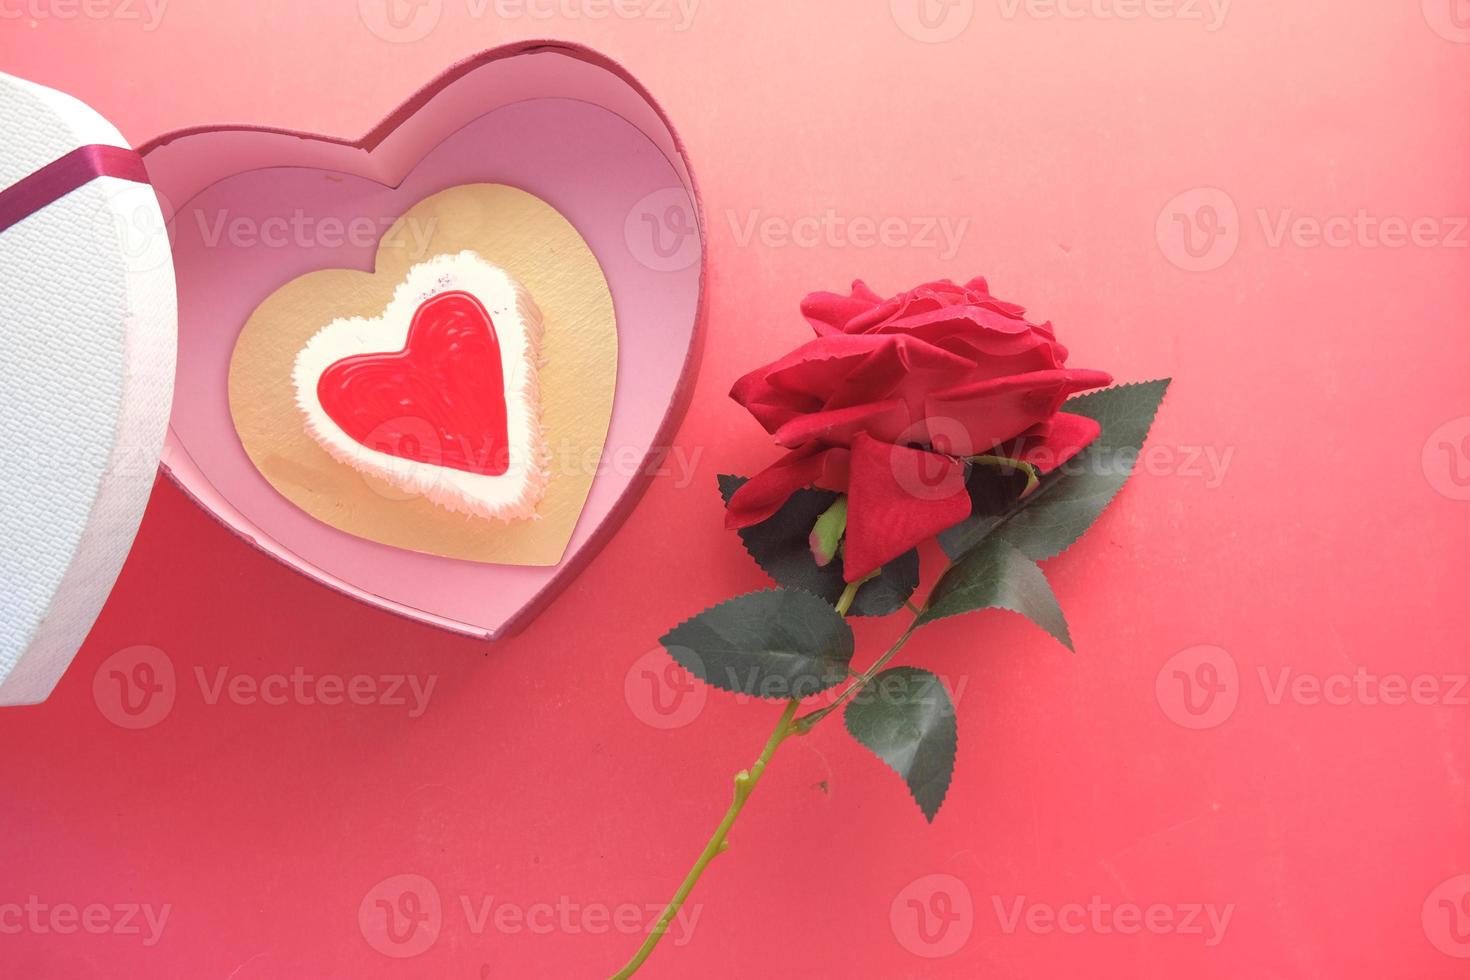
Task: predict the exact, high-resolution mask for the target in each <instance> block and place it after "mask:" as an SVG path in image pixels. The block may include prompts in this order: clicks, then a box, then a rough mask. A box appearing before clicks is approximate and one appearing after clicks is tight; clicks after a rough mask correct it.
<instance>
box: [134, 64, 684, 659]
mask: <svg viewBox="0 0 1470 980" xmlns="http://www.w3.org/2000/svg"><path fill="white" fill-rule="evenodd" d="M143 153H144V158H145V160H146V162H147V165H148V170H149V174H150V177H151V178H152V180H153V182H154V185H155V187H156V188H157V189H158V191H159V193H160V196H161V197H162V198H163V199H164V201H165V203H166V205H171V206H172V207H173V208H174V209H175V213H174V216H173V220H172V222H171V230H172V234H173V236H174V242H173V250H174V263H175V269H176V272H177V274H178V290H179V365H178V381H177V388H176V392H175V400H174V410H173V417H172V420H171V423H170V432H169V439H168V444H167V446H166V448H165V453H164V467H165V469H166V471H167V472H168V473H169V474H170V475H171V476H172V478H173V479H174V480H176V481H177V482H178V483H179V485H180V486H181V487H182V488H183V489H184V490H185V492H187V493H188V494H189V495H190V496H191V497H192V498H193V499H194V500H196V501H197V502H198V503H199V504H200V506H202V507H204V508H205V509H206V510H207V511H209V512H210V513H211V514H213V515H214V516H216V517H217V518H218V519H219V520H220V521H222V522H223V523H225V524H226V525H227V526H228V527H230V528H231V529H233V530H234V531H235V532H237V533H238V534H240V535H241V536H243V537H244V538H246V539H247V540H248V541H250V542H251V543H252V544H254V545H255V546H256V547H258V548H260V549H262V550H263V551H265V552H266V553H267V554H270V555H272V556H273V557H275V558H277V559H279V560H280V561H282V562H284V563H286V564H287V565H289V566H291V567H292V568H295V569H297V570H298V571H300V572H302V573H303V574H305V575H307V576H309V577H311V578H313V579H315V580H317V581H319V582H321V583H323V584H324V585H327V586H329V587H331V588H334V589H337V590H340V591H341V592H344V593H346V594H349V595H352V596H354V597H356V598H359V599H361V600H363V601H366V602H369V603H372V604H374V605H377V606H379V607H382V608H385V609H389V610H392V611H394V612H397V613H400V614H402V615H406V616H409V617H412V618H414V619H418V620H420V621H423V622H427V623H431V624H434V625H437V626H441V627H445V628H449V629H453V630H457V631H460V632H465V633H469V634H473V635H480V636H485V637H494V636H496V635H498V634H503V633H508V632H510V631H512V630H514V629H515V628H516V627H518V626H520V625H523V624H524V622H525V621H526V620H528V619H529V617H530V615H532V614H533V613H534V611H535V610H536V609H537V608H539V607H540V606H541V605H542V604H544V603H545V602H546V601H548V600H549V599H550V598H551V596H552V595H553V594H554V593H555V591H556V590H557V589H559V588H560V587H561V586H564V585H565V584H566V582H567V581H569V580H570V578H571V577H572V576H573V575H574V574H575V572H576V571H577V569H578V567H579V566H580V564H581V563H583V562H585V561H586V560H587V559H589V558H590V557H591V555H592V554H593V553H594V552H595V551H596V548H597V545H598V544H599V543H600V541H601V540H603V538H604V536H606V535H608V534H611V532H612V531H613V530H614V529H615V527H616V525H617V524H618V523H619V521H620V520H621V518H622V517H623V516H624V515H625V514H626V512H627V511H628V510H630V509H631V507H632V505H633V504H634V503H635V502H636V499H637V496H638V494H639V492H640V490H641V488H642V487H643V486H644V485H645V484H646V482H647V479H648V471H649V469H650V467H649V465H646V464H644V465H636V466H635V465H630V464H629V461H630V460H646V459H650V458H653V456H654V454H655V453H656V452H657V450H658V448H659V447H660V445H667V438H668V436H670V435H671V434H672V430H673V429H674V428H675V427H676V426H677V422H678V417H679V415H680V414H681V412H682V408H683V403H684V397H683V396H684V394H685V389H686V387H687V382H688V381H689V379H690V376H691V374H692V371H693V366H694V362H695V360H696V359H697V355H698V347H699V345H698V331H699V320H700V311H701V300H702V279H703V265H704V263H703V258H704V244H703V241H702V228H703V225H702V222H701V221H700V217H699V208H698V205H697V195H696V191H695V186H694V182H693V177H692V175H691V173H690V170H689V167H688V164H687V161H686V159H685V157H684V154H683V151H682V147H681V146H680V145H679V142H678V139H677V137H676V136H675V134H674V132H673V130H672V128H671V127H670V126H669V124H668V122H667V120H666V119H665V118H664V116H663V114H662V113H661V112H660V110H659V109H658V107H657V106H656V105H655V104H654V103H653V102H652V101H651V99H650V98H649V97H648V95H647V93H646V92H644V91H643V90H642V89H641V88H640V87H639V86H638V85H637V83H636V82H635V81H633V80H632V79H631V78H630V77H629V76H628V75H627V74H626V73H625V72H623V71H622V70H621V69H620V68H618V67H617V66H616V65H615V64H613V63H611V62H609V61H607V60H606V59H603V58H601V57H600V56H598V55H595V54H594V53H592V52H590V51H587V50H585V49H581V48H577V47H575V46H569V45H563V44H556V45H550V44H530V45H520V46H517V47H515V48H510V49H500V50H497V51H493V52H487V53H485V54H483V55H480V56H478V57H476V58H473V59H470V60H468V61H466V62H464V63H462V64H460V65H458V66H456V67H455V68H454V69H451V70H450V71H449V72H448V73H446V74H445V75H444V76H443V77H441V78H440V79H439V80H438V81H436V82H435V83H433V84H432V85H430V86H428V87H427V88H425V89H424V90H422V91H421V92H419V93H418V94H417V95H416V96H415V97H414V98H413V99H411V100H410V101H409V102H408V103H406V104H405V105H404V106H402V107H400V109H399V110H398V111H397V112H395V113H394V114H393V115H391V116H390V117H389V118H388V119H387V120H385V122H384V123H383V124H382V125H381V126H380V127H379V128H378V129H376V130H375V131H374V132H373V133H372V134H369V136H367V137H365V138H364V139H362V140H360V141H357V142H346V141H341V140H336V139H332V138H326V137H316V136H310V135H307V134H294V133H285V132H281V131H275V130H263V129H242V128H219V129H202V130H192V131H187V132H184V133H180V134H174V135H171V136H165V137H162V138H160V139H159V140H157V141H155V142H154V143H152V144H150V145H149V146H147V147H144V148H143ZM482 181H483V182H498V183H505V184H511V185H514V186H516V187H520V188H522V189H524V190H527V191H530V192H531V193H533V194H536V195H538V196H540V197H542V198H543V199H545V200H546V201H548V202H550V203H551V204H552V205H553V206H555V207H556V208H557V209H559V210H560V211H561V213H562V214H563V215H565V216H566V217H567V219H568V220H570V221H571V222H572V224H573V225H575V226H576V228H577V229H578V231H579V232H580V233H581V234H582V236H583V238H585V239H586V240H587V242H588V244H589V245H590V246H591V248H592V250H593V252H594V253H595V254H596V256H597V258H598V260H599V261H600V262H601V264H602V268H603V271H604V273H605V275H606V277H607V280H608V283H609V285H610V287H611V290H612V296H613V302H614V307H615V309H616V313H617V320H618V343H619V352H618V361H619V363H618V379H617V389H616V395H615V398H614V404H613V414H612V421H611V425H610V428H609V431H608V437H607V444H606V448H605V449H604V452H603V460H602V465H601V466H600V467H599V470H598V475H597V478H596V480H595V481H594V483H593V486H592V489H591V492H590V494H589V496H588V498H587V503H586V506H585V508H584V510H583V512H582V515H581V518H580V519H579V521H578V524H577V527H576V530H575V531H574V532H573V535H572V539H571V543H570V544H569V546H568V549H567V552H566V556H565V557H564V558H563V560H562V562H561V564H560V565H558V566H556V567H553V568H524V567H513V566H503V565H486V564H479V563H475V562H466V561H458V560H454V559H447V558H439V557H435V556H431V555H423V554H417V553H413V552H408V551H404V550H401V549H398V548H393V547H390V546H387V545H382V544H377V543H375V542H371V541H366V540H363V539H361V538H357V537H354V536H352V535H349V534H346V533H343V532H341V531H338V530H336V529H334V528H331V527H329V526H327V525H325V524H322V523H320V522H318V521H316V520H315V519H314V518H312V517H310V516H308V515H307V514H305V513H304V512H302V511H300V510H298V509H297V508H296V507H295V506H294V505H292V504H291V503H290V502H288V501H287V500H286V499H285V498H284V497H282V496H280V495H279V494H277V493H276V491H275V490H274V489H273V488H272V487H271V486H270V484H269V483H267V482H266V480H265V479H264V478H263V477H262V476H261V475H260V474H259V472H257V471H256V469H255V467H254V466H253V465H252V464H251V462H250V460H249V458H248V457H247V456H246V454H245V451H244V448H243V447H242V445H241V444H240V440H239V438H238V437H237V436H236V434H235V431H234V426H233V424H232V422H231V419H230V411H229V404H228V398H227V376H228V369H229V361H230V355H231V351H232V350H233V347H234V343H235V338H236V336H237V334H238V333H239V331H240V329H241V327H242V326H243V325H244V323H245V321H246V319H247V318H248V317H249V316H250V313H251V312H252V311H253V310H254V308H255V306H256V305H257V304H258V303H260V301H261V300H263V299H265V297H266V296H268V295H269V294H270V293H271V292H273V291H274V290H275V289H276V288H278V287H279V286H281V285H282V284H283V283H285V282H287V281H289V280H290V279H293V278H295V277H297V276H299V275H302V274H304V273H306V272H309V271H312V270H316V269H326V268H353V269H363V270H369V269H371V268H372V260H373V255H374V252H375V248H376V242H372V243H370V244H369V243H365V242H364V240H363V238H364V236H360V235H359V236H328V235H326V234H321V235H319V236H313V235H311V234H305V235H299V234H285V235H282V236H280V237H279V238H277V239H274V240H273V241H272V243H271V244H264V243H263V242H262V241H260V240H259V239H258V238H257V237H256V236H254V235H251V236H235V235H232V234H230V233H229V232H228V230H227V229H228V225H229V223H230V222H235V221H237V220H239V219H244V221H243V222H242V223H241V227H246V228H252V229H261V228H262V227H263V224H262V223H263V222H266V221H267V220H268V219H275V221H274V222H273V226H274V227H277V228H279V227H281V224H280V222H281V219H283V218H284V219H286V220H288V221H295V222H298V223H299V224H300V225H302V226H304V227H310V228H316V227H319V223H320V222H321V221H322V219H332V218H335V219H340V220H341V221H342V222H344V223H347V222H351V221H352V220H353V219H358V222H359V225H361V220H362V218H363V217H364V216H370V217H371V218H373V219H374V220H377V219H391V217H393V216H396V215H398V214H401V213H402V212H404V211H406V210H407V209H408V208H409V207H411V206H412V205H413V204H414V203H416V202H417V201H419V200H421V199H423V198H425V197H427V196H429V195H431V194H433V193H435V192H437V191H440V190H443V189H445V188H448V187H453V186H456V185H459V184H466V183H473V182H482ZM661 191H662V192H664V193H663V194H658V192H661ZM656 194H657V195H658V196H657V197H656V198H655V200H659V201H666V200H669V199H670V198H669V195H670V194H672V195H674V199H676V200H678V201H680V202H683V201H687V202H688V208H689V210H688V215H689V216H691V217H692V218H693V230H691V228H685V233H694V232H695V231H697V232H698V234H697V237H698V239H699V240H698V241H697V242H696V243H695V244H697V246H698V253H697V256H696V257H695V258H694V259H693V261H691V262H689V263H688V264H687V265H686V266H684V267H682V268H677V269H668V268H667V267H666V264H665V263H660V262H648V261H646V259H647V256H644V257H643V258H644V259H645V261H640V258H639V255H638V254H636V253H637V251H638V250H637V249H636V248H635V247H632V245H631V244H630V239H629V237H628V232H627V230H626V229H627V228H628V227H629V226H630V224H631V225H633V226H636V223H637V220H638V218H639V217H640V216H639V215H638V214H637V213H636V212H637V211H638V210H639V209H640V208H641V207H642V206H643V205H642V204H641V202H644V201H645V200H646V199H648V198H649V196H650V195H656ZM221 229H226V230H225V231H224V232H223V233H220V232H221ZM339 238H342V239H351V240H339ZM329 246H330V247H329ZM654 266H659V267H658V268H655V267H654Z"/></svg>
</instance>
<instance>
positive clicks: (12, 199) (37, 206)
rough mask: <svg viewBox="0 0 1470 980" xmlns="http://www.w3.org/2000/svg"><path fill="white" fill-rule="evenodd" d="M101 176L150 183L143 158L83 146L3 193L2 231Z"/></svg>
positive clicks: (120, 149) (107, 148)
mask: <svg viewBox="0 0 1470 980" xmlns="http://www.w3.org/2000/svg"><path fill="white" fill-rule="evenodd" d="M98 177H116V178H118V179H119V180H132V181H136V182H137V183H140V184H146V183H148V171H147V170H145V169H143V158H142V157H140V156H138V154H137V153H135V152H134V151H132V150H129V149H126V148H125V147H121V146H103V145H101V144H93V145H91V146H79V147H77V148H76V149H75V150H72V151H71V152H70V153H68V154H67V155H66V156H64V157H61V158H60V159H57V160H53V161H51V162H50V163H48V164H46V166H44V167H42V168H41V169H40V170H37V171H36V172H35V173H33V174H29V175H27V176H25V177H22V178H21V179H20V180H18V181H16V182H15V183H14V184H11V185H10V186H9V187H7V188H5V189H4V190H0V232H3V231H4V230H5V229H7V228H9V227H10V226H11V225H13V224H15V223H16V222H17V221H22V220H24V219H26V218H29V217H30V216H31V215H33V214H35V213H36V212H37V211H40V210H42V209H43V208H46V207H49V206H50V205H52V204H54V203H56V202H57V201H59V200H61V199H62V198H63V197H66V195H68V194H70V193H71V192H72V191H74V190H76V189H77V188H78V187H82V186H83V185H85V184H89V183H91V182H92V181H94V180H96V179H97V178H98Z"/></svg>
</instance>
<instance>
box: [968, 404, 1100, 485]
mask: <svg viewBox="0 0 1470 980" xmlns="http://www.w3.org/2000/svg"><path fill="white" fill-rule="evenodd" d="M1101 432H1102V426H1101V425H1100V424H1099V423H1098V422H1097V420H1096V419H1090V418H1088V417H1087V416H1085V415H1069V414H1067V413H1066V412H1058V413H1057V414H1056V415H1053V416H1052V417H1051V418H1050V419H1048V420H1047V421H1045V422H1043V423H1041V424H1040V425H1037V426H1033V427H1032V428H1031V429H1030V430H1028V431H1027V432H1025V433H1023V434H1022V435H1020V436H1018V437H1017V438H1016V439H1014V440H1013V441H1011V442H1008V443H1005V444H1004V445H1002V446H999V447H997V448H996V450H995V452H996V454H997V455H999V456H1005V457H1008V458H1010V459H1019V460H1021V461H1022V462H1023V463H1030V464H1031V465H1032V466H1034V467H1036V469H1037V471H1038V472H1040V473H1050V472H1051V471H1052V470H1054V469H1056V468H1057V467H1058V466H1061V465H1062V464H1063V463H1065V462H1066V461H1067V460H1069V459H1071V458H1072V457H1073V456H1076V455H1077V454H1078V453H1080V452H1081V451H1082V450H1084V449H1086V448H1087V447H1088V446H1089V445H1091V444H1092V440H1094V439H1096V438H1097V437H1098V435H1099V434H1100V433H1101Z"/></svg>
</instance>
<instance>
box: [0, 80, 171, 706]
mask: <svg viewBox="0 0 1470 980" xmlns="http://www.w3.org/2000/svg"><path fill="white" fill-rule="evenodd" d="M0 134H3V139H0V705H7V704H32V703H36V702H39V701H43V700H45V699H46V697H47V696H48V695H49V694H50V693H51V690H52V689H53V688H54V687H55V686H56V682H57V681H58V680H59V679H60V678H61V675H62V673H63V672H64V671H65V670H66V667H67V665H68V664H69V663H70V662H71V659H72V657H73V656H74V655H75V653H76V650H77V648H78V647H79V646H80V645H81V643H82V641H83V639H85V637H86V635H87V633H88V631H89V630H90V629H91V627H92V623H93V621H94V620H95V619H96V617H97V614H98V612H99V611H100V610H101V608H102V604H103V602H104V600H105V599H106V598H107V595H108V593H109V592H110V591H111V589H112V586H113V583H114V582H115V581H116V579H117V575H118V572H119V571H120V569H121V568H122V564H123V560H124V559H125V558H126V557H127V554H128V551H129V549H130V548H131V547H132V543H133V537H134V536H135V535H136V533H137V530H138V523H139V521H140V520H141V518H142V515H143V509H144V507H145V506H146V504H147V502H148V496H149V493H150V491H151V489H152V487H153V481H154V476H155V473H156V472H157V468H158V460H159V455H160V453H161V451H162V448H163V440H164V434H165V431H166V429H167V426H168V416H169V406H170V401H171V398H172V394H173V382H174V357H175V352H176V347H177V343H178V332H177V315H178V314H177V300H176V295H175V290H174V271H173V263H172V257H171V254H170V249H169V241H168V234H167V230H166V226H165V222H164V218H163V214H162V211H161V209H160V207H159V204H158V200H157V198H156V197H155V195H154V193H153V191H152V189H151V188H150V187H149V185H148V184H147V183H146V177H145V175H144V172H143V170H142V163H141V161H140V160H138V158H137V156H136V154H134V153H133V152H132V151H131V149H130V148H129V147H128V144H127V143H126V141H124V140H123V138H122V135H121V134H120V133H118V131H117V130H116V129H115V128H114V127H113V126H112V125H111V124H110V123H108V122H107V121H106V120H105V119H103V118H102V117H101V116H99V115H97V113H95V112H93V111H92V110H91V109H89V108H87V107H86V106H85V105H83V104H82V103H80V102H78V101H77V100H75V99H73V98H71V97H70V96H67V95H63V94H62V93H60V92H56V91H53V90H51V89H48V88H44V87H42V86H40V85H36V84H34V83H31V82H27V81H24V80H22V79H19V78H14V77H12V76H9V75H5V74H3V73H0Z"/></svg>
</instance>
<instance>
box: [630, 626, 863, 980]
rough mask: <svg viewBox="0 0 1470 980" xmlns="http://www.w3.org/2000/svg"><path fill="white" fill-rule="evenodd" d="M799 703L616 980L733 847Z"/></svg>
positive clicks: (738, 786)
mask: <svg viewBox="0 0 1470 980" xmlns="http://www.w3.org/2000/svg"><path fill="white" fill-rule="evenodd" d="M850 601H851V600H849V602H850ZM799 703H800V702H798V701H795V700H792V701H788V702H787V703H786V710H785V711H783V712H782V713H781V720H780V721H779V722H777V723H776V730H775V731H773V732H772V733H771V737H770V738H769V739H767V740H766V747H765V749H764V750H763V751H762V752H761V754H760V758H758V759H756V760H755V764H754V765H753V766H751V767H750V769H749V770H745V769H742V770H740V772H738V773H736V774H735V799H734V800H732V801H731V803H730V809H728V810H726V811H725V819H723V820H721V821H720V825H719V826H718V827H716V828H715V833H714V836H713V837H711V838H710V839H709V843H708V844H706V845H704V850H703V851H701V852H700V855H699V859H698V860H697V861H695V862H694V867H692V868H690V869H689V874H687V875H685V877H684V883H683V884H681V885H680V886H679V890H678V891H676V892H674V897H673V898H672V899H670V900H669V904H668V905H667V906H666V907H665V908H664V912H663V915H661V916H659V918H658V922H656V923H655V924H654V926H653V929H652V930H651V931H650V932H649V934H648V938H647V939H645V940H643V945H642V946H640V947H638V952H636V953H634V954H633V958H632V959H631V960H629V961H628V965H627V966H625V967H623V968H622V969H621V970H619V971H618V972H617V973H615V974H613V976H612V980H626V978H628V977H631V976H632V975H633V974H634V973H636V972H638V968H639V967H641V966H642V965H643V963H644V961H645V960H647V959H648V957H649V955H650V954H652V953H653V948H654V947H655V946H657V945H658V941H659V940H660V939H662V938H663V935H664V933H665V932H667V931H668V928H669V924H670V923H671V922H673V921H674V916H676V915H678V914H679V909H681V908H683V906H684V901H685V899H687V898H688V897H689V893H690V892H692V891H694V886H695V885H696V884H697V883H698V882H699V877H700V875H702V874H704V869H705V868H707V867H709V863H710V862H711V861H713V860H714V859H715V858H716V857H717V856H719V855H720V854H723V853H724V852H725V851H726V850H727V849H729V847H730V842H729V840H728V836H729V833H730V828H731V827H733V826H734V825H735V820H736V818H737V817H739V816H740V811H741V810H743V809H744V808H745V801H746V800H748V799H750V794H751V792H752V791H753V790H754V789H755V784H756V783H758V782H760V778H761V775H762V774H763V773H764V772H765V771H766V766H767V765H768V764H769V763H770V761H771V757H772V756H774V755H775V754H776V749H777V748H779V747H780V745H781V743H782V742H784V741H786V739H787V737H788V736H789V735H791V734H792V732H793V731H795V728H794V727H793V726H792V724H791V719H792V718H794V717H795V716H796V709H797V707H798V705H799Z"/></svg>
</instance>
